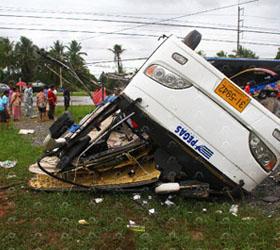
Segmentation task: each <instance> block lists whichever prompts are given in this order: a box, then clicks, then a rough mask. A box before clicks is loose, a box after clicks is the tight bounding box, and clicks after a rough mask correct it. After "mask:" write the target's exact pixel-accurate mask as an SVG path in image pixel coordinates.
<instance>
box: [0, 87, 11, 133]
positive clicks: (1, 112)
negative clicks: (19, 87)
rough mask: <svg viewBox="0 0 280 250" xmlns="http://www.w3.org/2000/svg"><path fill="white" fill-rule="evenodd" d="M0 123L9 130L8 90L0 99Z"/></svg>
mask: <svg viewBox="0 0 280 250" xmlns="http://www.w3.org/2000/svg"><path fill="white" fill-rule="evenodd" d="M0 121H1V123H6V126H7V128H9V125H10V115H9V90H5V91H4V93H3V96H2V97H1V98H0ZM1 128H2V125H1Z"/></svg>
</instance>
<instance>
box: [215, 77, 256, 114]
mask: <svg viewBox="0 0 280 250" xmlns="http://www.w3.org/2000/svg"><path fill="white" fill-rule="evenodd" d="M215 93H216V94H217V95H218V96H220V97H222V98H223V99H224V100H225V101H226V102H227V103H228V104H230V105H231V106H232V107H234V108H235V109H236V110H238V111H239V112H240V113H241V112H242V111H243V110H244V109H245V108H246V106H247V105H248V104H249V102H250V101H251V98H250V97H248V96H247V95H246V94H245V93H243V91H242V90H241V89H239V88H238V87H236V86H235V85H233V84H232V83H231V82H230V81H229V80H227V79H223V80H222V81H221V83H220V84H219V85H218V86H217V88H216V89H215Z"/></svg>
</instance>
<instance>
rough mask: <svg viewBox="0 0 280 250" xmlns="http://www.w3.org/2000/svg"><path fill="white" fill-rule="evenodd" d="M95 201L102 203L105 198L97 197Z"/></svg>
mask: <svg viewBox="0 0 280 250" xmlns="http://www.w3.org/2000/svg"><path fill="white" fill-rule="evenodd" d="M94 201H95V203H96V204H98V203H101V202H102V201H103V198H95V199H94Z"/></svg>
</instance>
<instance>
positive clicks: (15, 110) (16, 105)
mask: <svg viewBox="0 0 280 250" xmlns="http://www.w3.org/2000/svg"><path fill="white" fill-rule="evenodd" d="M10 106H11V110H12V115H13V119H14V121H19V120H20V117H21V94H20V91H19V87H17V88H13V94H12V97H11V102H10Z"/></svg>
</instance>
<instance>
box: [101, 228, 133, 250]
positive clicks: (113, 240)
mask: <svg viewBox="0 0 280 250" xmlns="http://www.w3.org/2000/svg"><path fill="white" fill-rule="evenodd" d="M100 241H101V244H100V245H99V246H98V249H102V250H107V249H116V248H120V249H130V250H133V249H136V246H135V236H134V233H133V232H131V231H127V232H126V233H125V234H123V233H120V232H105V233H103V234H101V235H100Z"/></svg>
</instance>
